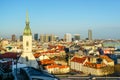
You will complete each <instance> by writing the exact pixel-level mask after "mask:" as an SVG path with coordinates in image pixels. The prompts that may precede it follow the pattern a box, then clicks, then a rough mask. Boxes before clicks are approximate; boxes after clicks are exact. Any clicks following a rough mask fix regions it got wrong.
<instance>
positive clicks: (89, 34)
mask: <svg viewBox="0 0 120 80" xmlns="http://www.w3.org/2000/svg"><path fill="white" fill-rule="evenodd" d="M88 40H92V30H90V29H89V30H88Z"/></svg>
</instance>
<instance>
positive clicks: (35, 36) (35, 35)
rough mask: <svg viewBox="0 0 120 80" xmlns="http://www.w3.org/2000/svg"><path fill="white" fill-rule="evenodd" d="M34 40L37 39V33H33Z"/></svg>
mask: <svg viewBox="0 0 120 80" xmlns="http://www.w3.org/2000/svg"><path fill="white" fill-rule="evenodd" d="M34 40H36V41H38V34H37V33H36V34H34Z"/></svg>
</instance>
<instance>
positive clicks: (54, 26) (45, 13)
mask: <svg viewBox="0 0 120 80" xmlns="http://www.w3.org/2000/svg"><path fill="white" fill-rule="evenodd" d="M119 3H120V1H119V0H100V1H96V0H90V1H88V0H75V1H73V0H69V1H68V0H58V1H55V0H50V1H49V0H45V1H42V0H36V1H32V0H30V1H28V0H26V1H24V0H21V1H18V0H12V1H5V0H1V3H0V5H1V7H0V10H1V13H0V17H1V18H0V27H1V29H0V37H9V38H10V37H11V35H12V34H15V35H18V36H20V35H22V34H23V29H24V27H25V16H26V15H25V13H26V10H28V12H29V16H30V17H29V20H30V27H31V30H32V32H33V33H32V34H34V33H38V34H55V35H57V36H60V37H62V38H63V36H64V34H65V33H71V34H80V35H81V37H82V39H83V38H87V37H88V35H87V34H88V29H91V30H92V32H93V33H92V34H93V39H111V38H112V39H119V34H120V32H119V29H120V23H119V21H120V16H119V14H120V11H119V9H120V6H119Z"/></svg>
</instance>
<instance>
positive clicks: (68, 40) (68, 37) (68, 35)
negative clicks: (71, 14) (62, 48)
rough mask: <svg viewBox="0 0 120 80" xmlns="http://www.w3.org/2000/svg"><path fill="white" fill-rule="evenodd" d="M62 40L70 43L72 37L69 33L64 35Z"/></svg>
mask: <svg viewBox="0 0 120 80" xmlns="http://www.w3.org/2000/svg"><path fill="white" fill-rule="evenodd" d="M64 40H65V41H66V42H71V41H72V35H71V34H70V33H66V34H65V35H64Z"/></svg>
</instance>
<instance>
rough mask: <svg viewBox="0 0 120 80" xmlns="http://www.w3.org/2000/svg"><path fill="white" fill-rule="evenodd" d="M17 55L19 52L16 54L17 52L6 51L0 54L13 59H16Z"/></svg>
mask: <svg viewBox="0 0 120 80" xmlns="http://www.w3.org/2000/svg"><path fill="white" fill-rule="evenodd" d="M17 55H19V56H20V54H18V53H14V52H7V53H4V54H0V58H13V59H16V58H17Z"/></svg>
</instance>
